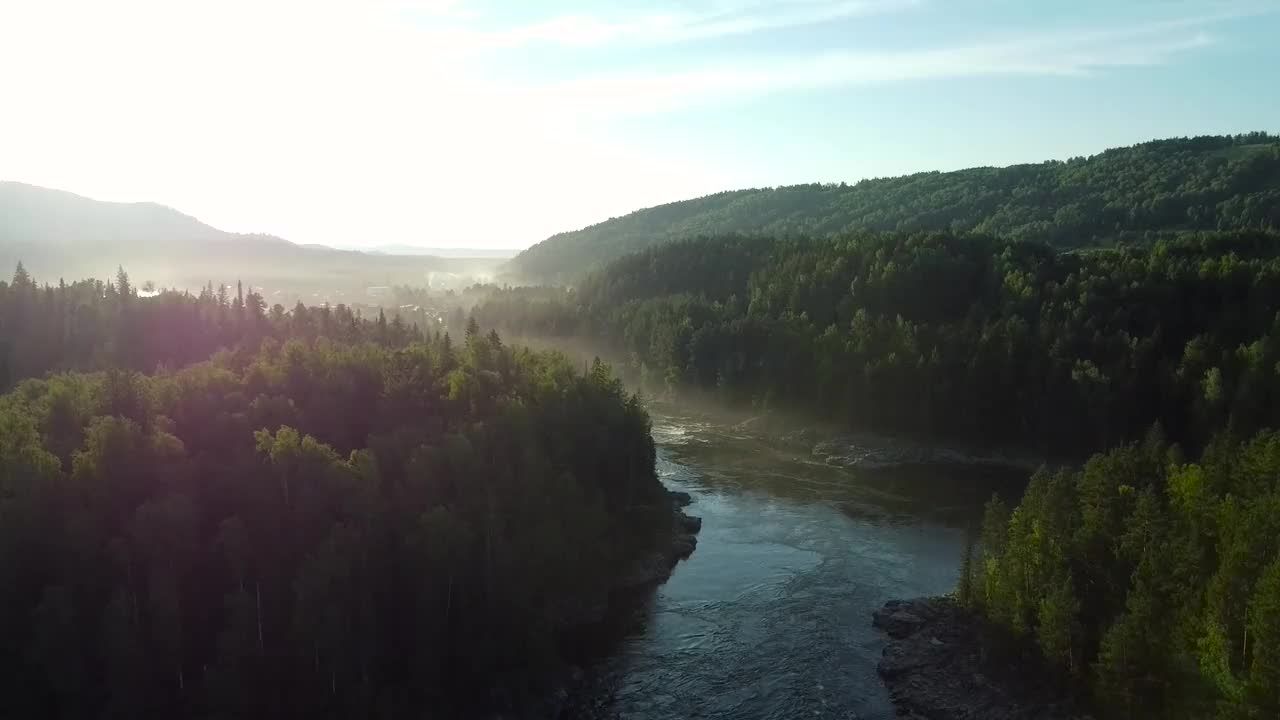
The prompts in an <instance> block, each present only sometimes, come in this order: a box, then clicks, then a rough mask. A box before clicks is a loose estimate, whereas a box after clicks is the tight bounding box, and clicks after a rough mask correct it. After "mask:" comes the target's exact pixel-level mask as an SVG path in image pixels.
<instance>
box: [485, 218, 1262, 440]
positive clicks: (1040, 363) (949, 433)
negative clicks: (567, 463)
mask: <svg viewBox="0 0 1280 720" xmlns="http://www.w3.org/2000/svg"><path fill="white" fill-rule="evenodd" d="M1278 311H1280V237H1278V236H1277V235H1275V234H1271V233H1265V232H1258V231H1238V232H1225V233H1223V232H1205V233H1193V234H1187V235H1183V236H1180V237H1177V238H1164V239H1160V240H1156V241H1154V242H1153V243H1151V244H1150V245H1148V246H1143V247H1122V248H1117V249H1103V250H1093V251H1088V252H1064V251H1061V250H1056V249H1054V248H1052V247H1050V246H1048V245H1045V244H1041V243H1035V242H1026V241H1016V240H1007V239H995V238H991V237H988V236H984V235H956V234H952V233H930V232H916V233H870V232H862V233H854V234H852V235H846V236H842V237H840V238H838V239H834V240H819V241H815V240H771V239H766V238H759V237H725V238H715V239H701V240H694V241H685V242H676V243H669V244H665V245H662V246H660V247H657V248H653V249H651V250H648V251H645V252H642V253H638V254H635V255H631V256H628V257H625V258H623V259H621V260H618V261H616V262H614V263H612V264H611V265H610V266H609V267H608V268H607V269H606V270H604V271H603V272H600V273H597V274H594V275H592V276H591V277H589V278H588V279H586V280H585V281H583V283H582V284H581V286H580V287H579V288H578V289H576V290H574V291H569V292H566V291H553V290H542V289H533V290H528V289H514V290H506V291H501V292H497V293H495V294H494V295H493V296H492V297H491V299H490V300H489V301H488V302H487V303H486V304H484V305H482V306H480V307H479V308H477V310H476V317H477V318H478V320H479V321H480V322H481V324H482V325H485V326H492V327H499V328H503V329H505V331H507V332H510V333H513V334H517V335H532V336H546V335H553V336H561V337H564V336H578V337H582V338H585V339H588V340H591V341H595V342H598V343H600V344H601V346H602V347H604V348H607V349H609V350H611V351H612V352H614V353H616V354H617V355H618V356H620V357H624V358H629V359H630V364H631V366H632V368H633V369H634V370H635V371H636V372H637V373H638V374H639V375H640V376H641V377H642V378H643V381H644V382H645V384H646V386H647V388H648V389H650V390H653V391H658V392H661V391H663V390H679V389H680V388H686V387H696V388H704V389H708V390H713V391H715V392H716V393H718V394H719V395H720V396H721V397H722V398H723V399H725V400H726V401H729V402H735V403H739V404H751V405H754V406H755V407H758V408H771V407H785V408H792V409H800V410H804V411H807V412H809V413H811V414H812V415H814V416H817V417H825V418H830V419H834V420H836V421H838V422H841V423H845V424H848V425H849V426H852V427H858V428H869V429H873V430H879V431H889V432H905V433H909V434H913V435H917V436H924V437H931V438H952V439H962V440H966V441H971V442H974V443H981V444H995V445H1015V446H1021V447H1029V448H1035V449H1038V450H1042V451H1045V452H1050V453H1066V454H1078V453H1083V454H1087V453H1089V452H1093V451H1096V450H1099V449H1103V448H1107V447H1111V446H1113V445H1115V444H1117V443H1120V442H1123V441H1125V440H1130V439H1134V438H1139V437H1141V436H1142V435H1143V433H1145V431H1146V429H1147V428H1148V427H1149V426H1150V425H1151V424H1152V423H1153V422H1156V421H1159V422H1161V423H1162V424H1163V426H1164V428H1165V430H1166V432H1167V433H1168V434H1169V435H1170V436H1171V437H1173V438H1175V439H1178V440H1179V441H1183V442H1189V443H1191V444H1193V445H1201V444H1203V443H1205V442H1207V441H1208V439H1209V438H1210V437H1211V436H1212V434H1213V433H1214V432H1216V431H1217V430H1219V429H1221V428H1224V427H1232V428H1234V429H1236V430H1238V431H1239V432H1242V433H1251V432H1253V431H1254V430H1256V429H1258V428H1262V427H1268V426H1280V374H1278V373H1277V371H1276V363H1277V361H1280V321H1278V318H1277V312H1278Z"/></svg>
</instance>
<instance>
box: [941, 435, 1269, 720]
mask: <svg viewBox="0 0 1280 720" xmlns="http://www.w3.org/2000/svg"><path fill="white" fill-rule="evenodd" d="M979 554H980V557H979V558H978V559H977V560H976V561H975V562H974V563H972V564H971V566H970V567H969V568H968V570H967V572H968V573H969V575H968V576H967V577H966V578H964V579H963V582H962V583H961V586H962V587H964V588H968V590H967V591H966V593H965V595H966V597H964V598H962V599H964V600H966V601H967V602H969V603H970V604H971V605H973V606H976V607H978V608H980V609H981V610H983V611H984V612H985V613H986V614H987V615H988V616H989V617H991V618H993V619H994V620H996V621H997V622H998V623H1000V624H1001V625H1002V626H1004V627H1005V628H1007V629H1008V630H1009V631H1010V632H1011V633H1013V634H1014V635H1016V636H1022V637H1024V638H1027V639H1028V640H1031V641H1034V642H1035V643H1036V644H1037V645H1038V646H1039V647H1040V649H1041V650H1042V651H1043V653H1044V655H1045V657H1047V658H1048V659H1049V660H1050V661H1051V662H1053V663H1055V664H1056V665H1057V666H1059V667H1060V668H1061V669H1062V671H1063V674H1064V676H1065V677H1067V678H1069V679H1070V680H1072V681H1076V682H1080V683H1081V684H1083V685H1086V686H1087V687H1089V688H1090V689H1091V690H1092V692H1093V694H1094V696H1095V698H1096V700H1097V703H1096V707H1097V708H1098V709H1099V711H1100V713H1101V714H1102V715H1103V716H1105V717H1115V718H1124V719H1126V720H1128V719H1129V718H1135V719H1136V718H1152V717H1161V718H1188V719H1190V718H1215V717H1216V718H1222V719H1223V720H1235V719H1240V720H1244V719H1245V718H1273V717H1280V662H1278V661H1277V645H1276V642H1277V639H1278V638H1280V435H1277V434H1276V433H1275V432H1270V431H1268V432H1263V433H1260V434H1258V435H1257V436H1256V437H1255V438H1253V439H1252V440H1250V441H1249V442H1246V443H1243V444H1235V443H1233V442H1231V441H1230V440H1228V439H1227V437H1226V436H1223V437H1221V438H1220V439H1219V440H1218V441H1216V442H1215V443H1213V444H1212V445H1210V447H1209V448H1207V449H1206V451H1205V453H1204V456H1203V458H1202V459H1201V460H1200V462H1199V463H1185V462H1184V461H1183V460H1182V459H1181V453H1180V452H1179V451H1178V450H1177V449H1176V448H1169V447H1167V446H1166V445H1165V444H1164V441H1163V437H1162V436H1161V434H1160V432H1159V430H1158V428H1157V429H1156V430H1155V431H1153V432H1152V433H1151V434H1150V435H1149V437H1148V438H1147V439H1146V440H1145V441H1144V442H1142V443H1140V444H1130V445H1126V446H1124V447H1121V448H1119V449H1116V450H1112V451H1110V452H1108V453H1106V454H1099V455H1096V456H1094V457H1093V459H1091V460H1090V461H1089V462H1088V463H1087V464H1086V465H1085V466H1084V469H1083V470H1081V471H1079V472H1071V471H1068V470H1061V471H1058V472H1049V471H1046V470H1041V471H1040V472H1039V473H1037V474H1036V475H1035V476H1034V477H1033V478H1032V480H1031V484H1030V485H1029V486H1028V488H1027V491H1026V494H1025V496H1024V497H1023V499H1022V502H1021V504H1020V505H1018V506H1017V508H1015V509H1014V510H1013V511H1012V513H1010V512H1009V511H1008V510H1006V509H1005V508H1004V506H1003V504H1002V503H1001V502H1000V501H999V500H992V502H991V504H990V505H988V509H987V521H986V523H985V526H984V529H983V540H982V546H981V548H980V550H979Z"/></svg>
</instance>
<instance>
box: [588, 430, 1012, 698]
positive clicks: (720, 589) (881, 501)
mask: <svg viewBox="0 0 1280 720" xmlns="http://www.w3.org/2000/svg"><path fill="white" fill-rule="evenodd" d="M653 419H654V428H653V435H654V439H655V440H656V441H657V443H658V447H659V458H658V471H659V474H660V476H661V478H662V481H663V482H664V483H665V484H666V485H667V487H669V488H670V489H672V490H683V491H685V492H688V493H690V494H691V495H692V496H693V498H694V501H693V504H692V505H691V506H690V507H689V508H688V510H687V512H689V513H690V514H693V515H698V516H701V517H702V519H703V526H702V532H701V533H700V535H699V538H698V549H697V551H696V552H694V554H693V556H692V557H691V558H689V559H688V560H687V561H685V562H683V563H681V564H680V565H679V566H678V567H677V568H676V571H675V573H674V574H673V575H672V577H671V579H670V580H669V581H668V582H667V583H666V584H664V585H662V586H661V587H659V588H658V589H657V590H656V591H655V592H654V594H653V595H652V597H650V598H648V604H647V605H646V607H645V612H644V620H643V621H642V622H641V623H640V624H639V626H638V627H636V628H635V629H634V630H633V631H632V632H631V633H630V634H628V635H627V636H626V637H625V638H623V639H622V640H621V642H620V643H619V645H618V646H617V647H616V648H615V649H614V650H613V651H612V652H611V653H610V654H609V655H608V656H606V657H605V658H603V659H602V660H600V661H599V662H598V664H597V666H596V667H594V668H593V669H592V674H593V675H595V676H597V677H600V678H603V680H602V681H601V682H600V683H599V685H600V689H599V690H598V694H599V695H600V697H598V698H596V699H595V700H594V705H595V706H596V708H597V710H596V713H595V714H596V715H597V716H605V717H616V718H627V719H628V720H633V719H636V720H638V719H644V720H672V719H675V718H734V719H735V720H739V719H740V720H754V719H761V720H764V719H768V720H781V719H783V718H891V717H893V714H894V713H893V708H892V706H891V705H890V703H889V700H888V695H887V693H886V691H885V689H884V687H883V686H882V685H881V684H880V681H879V678H878V677H877V675H876V671H875V666H876V662H877V661H878V660H879V658H880V653H881V650H882V649H883V647H884V638H883V636H882V635H881V634H880V633H879V631H877V630H875V629H874V628H873V627H872V626H871V623H870V615H871V611H872V610H874V609H875V608H877V607H879V606H880V605H882V604H883V603H884V602H885V601H886V600H889V599H891V598H905V597H914V596H919V595H936V594H943V593H947V592H950V591H951V590H952V589H953V588H954V587H955V583H956V578H957V573H958V569H959V565H960V558H961V554H962V552H963V547H964V542H965V537H966V528H968V527H971V526H972V524H973V523H975V522H976V520H977V518H978V517H979V516H980V512H981V503H982V502H983V501H984V500H985V498H987V497H989V496H990V494H991V492H992V491H993V489H999V490H1001V491H1002V492H1006V493H1008V492H1014V493H1016V491H1017V488H1018V486H1019V485H1020V484H1021V483H1022V481H1023V480H1024V479H1025V472H1022V471H1010V470H996V469H991V468H987V469H975V468H972V467H958V466H950V467H948V466H927V467H921V466H914V467H900V468H896V469H886V470H877V471H873V472H862V473H859V472H856V471H851V470H846V469H843V468H837V467H832V466H829V465H827V464H825V463H823V462H821V461H820V460H817V459H815V458H814V457H812V456H811V455H809V454H807V453H805V452H804V451H803V450H802V449H801V450H797V448H796V447H794V446H790V447H788V446H785V445H784V444H782V443H776V442H772V441H771V440H770V438H768V437H761V436H754V435H752V434H750V433H748V432H745V431H742V430H739V429H737V428H736V427H735V426H732V425H727V424H717V423H715V422H711V421H707V420H705V419H701V418H697V417H684V416H679V415H658V414H655V415H654V418H653Z"/></svg>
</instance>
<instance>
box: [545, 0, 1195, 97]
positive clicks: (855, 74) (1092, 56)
mask: <svg viewBox="0 0 1280 720" xmlns="http://www.w3.org/2000/svg"><path fill="white" fill-rule="evenodd" d="M1214 19H1215V18H1193V19H1185V18H1184V19H1178V20H1173V21H1166V22H1156V23H1148V24H1144V25H1135V26H1130V27H1122V28H1110V29H1105V30H1088V29H1085V30H1078V31H1073V32H1049V33H1046V32H1038V33H1036V32H1033V33H1021V34H1016V35H1010V36H1005V37H1000V38H990V39H985V40H982V41H978V42H974V43H969V44H958V45H954V46H950V47H942V48H927V47H926V48H917V49H904V50H884V51H881V50H876V51H862V50H851V49H836V50H827V51H821V52H810V53H800V54H791V55H783V56H778V57H767V58H759V57H746V58H731V59H723V60H719V61H710V62H707V63H705V64H703V65H700V66H692V67H685V68H682V69H678V70H674V71H665V72H651V71H617V72H608V73H599V74H591V75H584V76H579V77H576V78H572V79H568V80H564V81H561V82H557V83H553V84H550V85H547V86H544V87H541V88H525V92H526V93H527V94H529V95H531V96H533V97H530V98H529V100H530V101H534V100H540V101H541V102H542V103H543V104H550V105H552V106H562V107H569V108H574V109H575V110H574V111H575V112H585V113H589V114H647V113H655V112H664V111H670V110H674V109H679V108H682V107H685V106H688V105H693V104H701V103H708V102H715V101H716V100H724V99H734V98H742V97H753V96H760V95H769V94H775V93H780V92H791V91H806V90H809V91H812V90H829V89H836V88H843V87H850V86H858V85H872V84H884V83H892V82H903V81H919V80H930V79H956V78H966V77H981V76H999V75H1007V76H1046V77H1047V76H1081V75H1087V74H1090V73H1095V72H1099V71H1103V70H1106V69H1109V68H1119V67H1125V66H1150V65H1161V64H1165V63H1168V62H1170V61H1172V60H1173V59H1174V58H1175V57H1177V56H1178V55H1180V54H1183V53H1186V52H1188V51H1191V50H1194V49H1197V48H1202V47H1205V46H1208V45H1211V44H1213V43H1214V42H1216V40H1215V38H1214V36H1213V35H1212V34H1210V33H1209V30H1208V26H1209V25H1210V24H1211V23H1212V22H1213V20H1214Z"/></svg>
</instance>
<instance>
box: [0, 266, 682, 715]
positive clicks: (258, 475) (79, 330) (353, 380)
mask: <svg viewBox="0 0 1280 720" xmlns="http://www.w3.org/2000/svg"><path fill="white" fill-rule="evenodd" d="M227 295H228V293H225V292H223V293H218V294H214V293H206V294H205V295H202V296H199V297H191V296H184V295H179V294H172V293H171V294H168V295H164V296H161V297H157V298H140V297H138V296H137V295H136V294H135V293H134V292H131V290H130V286H129V283H128V281H127V278H126V277H125V276H124V274H123V273H121V277H120V278H119V280H118V281H117V282H116V283H114V284H105V283H100V282H83V283H76V284H74V285H71V286H67V287H65V288H59V287H45V288H41V287H38V286H37V285H36V284H35V283H34V282H33V281H32V280H31V279H30V278H29V277H27V276H26V275H25V274H24V273H21V272H20V273H18V275H17V277H16V278H15V280H14V282H13V283H12V284H6V283H0V337H2V338H3V340H4V342H5V344H6V346H7V357H9V358H11V359H10V360H9V365H8V368H7V371H8V373H9V374H8V380H7V382H10V383H14V382H16V383H18V384H17V386H16V388H15V389H13V390H12V392H10V393H9V394H7V395H5V396H3V397H0V587H2V588H4V590H3V592H0V717H14V718H19V717H21V718H26V717H51V718H52V717H67V718H70V717H191V716H197V717H262V718H277V717H375V716H376V717H424V716H438V717H455V716H458V715H457V713H456V712H454V710H453V708H454V707H455V703H456V704H457V706H458V707H462V708H466V709H467V710H468V711H469V712H470V711H475V710H477V709H480V708H483V707H485V706H486V705H487V704H489V703H490V701H491V695H490V694H489V693H490V691H492V690H493V689H494V688H495V687H500V688H502V689H503V690H504V691H506V692H508V693H510V692H513V691H518V690H519V688H520V687H521V686H520V684H519V683H520V682H523V681H528V680H530V679H531V678H534V677H536V674H537V673H538V672H543V671H549V670H551V669H553V668H554V667H555V663H556V660H557V658H558V657H559V656H560V650H561V648H560V646H559V642H560V637H561V636H560V631H561V630H562V629H563V628H564V627H565V625H566V624H567V623H570V622H572V621H574V620H575V619H576V618H578V617H580V616H581V615H582V611H583V609H584V608H589V607H593V606H596V605H598V604H599V603H601V602H603V601H604V600H605V599H606V598H607V594H608V591H609V589H610V584H611V582H612V581H613V580H614V579H615V577H616V575H617V573H618V572H619V571H620V570H621V569H623V568H626V567H627V566H628V564H629V561H630V560H631V559H632V558H633V557H635V556H636V555H637V554H638V553H640V552H642V551H646V550H647V549H648V548H649V547H650V546H651V545H652V544H653V536H654V530H655V528H657V527H660V526H661V524H662V523H666V524H667V526H668V527H669V524H670V512H671V510H670V505H669V502H668V500H667V497H666V494H665V491H663V489H662V486H661V484H660V483H659V482H658V480H657V478H656V476H655V473H654V446H653V441H652V439H651V438H650V434H649V424H648V417H647V415H646V414H645V412H644V410H643V408H642V407H641V406H640V405H639V404H638V402H637V401H636V400H635V398H633V397H628V396H627V395H625V394H624V393H623V391H622V389H621V387H620V385H619V383H618V382H617V381H615V380H613V379H611V378H610V376H609V374H608V372H607V371H606V369H605V368H604V367H603V366H600V365H597V366H595V367H594V368H592V369H591V370H590V371H589V372H586V373H583V372H582V371H581V369H579V368H576V367H575V366H571V365H570V364H569V363H568V362H567V361H566V360H565V359H564V358H563V357H562V356H558V355H554V354H535V353H532V352H530V351H528V350H524V349H515V348H511V347H508V346H506V345H504V344H503V343H502V342H501V340H500V339H499V338H498V336H497V335H496V334H490V335H488V336H484V335H481V334H480V333H479V332H478V331H477V330H476V329H475V326H474V325H472V326H471V327H470V329H469V332H467V333H466V337H465V338H464V339H462V340H461V341H460V342H458V343H457V344H456V346H455V345H454V344H453V343H451V341H450V339H449V337H448V336H447V335H445V336H440V335H438V334H433V335H432V336H431V337H429V338H427V337H423V336H420V335H418V334H417V333H416V332H414V331H410V330H408V329H406V328H404V327H403V326H399V325H398V324H394V323H387V322H385V320H384V319H382V318H379V319H378V320H365V319H360V318H356V317H353V316H352V315H351V314H350V313H349V312H344V311H343V309H335V310H330V309H329V308H305V307H302V306H298V307H296V308H294V309H293V311H292V312H291V313H289V314H285V313H284V312H283V309H282V308H273V310H272V311H269V312H264V309H263V308H262V305H261V302H260V299H259V298H256V297H254V296H253V295H249V296H246V297H244V298H241V297H239V296H236V297H235V298H234V299H229V298H228V297H227ZM217 343H223V344H225V345H226V346H227V347H228V348H231V349H229V350H228V351H226V352H220V353H217V354H216V355H215V356H214V357H213V359H211V360H208V361H204V362H198V363H196V364H194V365H192V364H190V363H191V362H192V361H193V360H197V359H199V358H200V357H201V356H202V355H203V354H206V353H207V352H209V349H210V347H212V346H214V345H216V344H217ZM14 358H16V360H15V359H14ZM154 363H159V364H160V365H161V369H160V370H159V371H156V372H155V373H154V374H152V375H143V374H139V373H137V372H135V371H134V370H133V369H132V368H144V367H150V368H154ZM164 366H168V369H165V367H164ZM184 366H185V367H184ZM97 367H105V368H109V369H107V370H105V371H95V372H62V373H54V374H51V375H49V376H47V377H43V378H36V379H25V380H23V379H22V378H23V377H24V376H27V375H42V374H43V373H44V371H46V370H49V369H54V370H60V369H65V368H77V369H84V370H93V369H95V368H97ZM531 673H532V674H531ZM508 697H510V696H509V695H508Z"/></svg>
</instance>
